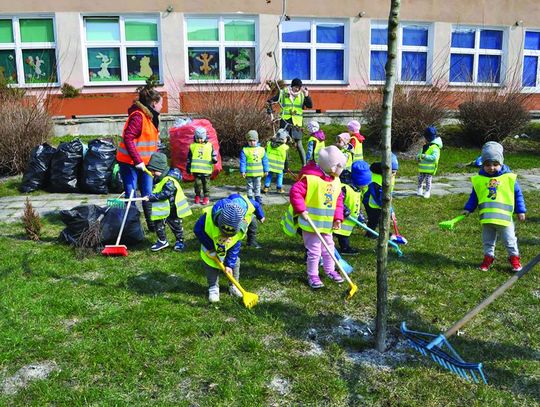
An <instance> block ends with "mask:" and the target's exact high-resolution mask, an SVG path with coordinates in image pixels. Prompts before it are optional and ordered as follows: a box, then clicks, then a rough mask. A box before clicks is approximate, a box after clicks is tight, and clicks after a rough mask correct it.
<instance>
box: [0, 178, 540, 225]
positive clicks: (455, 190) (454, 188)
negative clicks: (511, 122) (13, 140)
mask: <svg viewBox="0 0 540 407" xmlns="http://www.w3.org/2000/svg"><path fill="white" fill-rule="evenodd" d="M516 172H517V174H518V175H519V179H518V180H519V184H520V185H521V189H522V190H523V191H540V168H536V169H532V170H523V171H516ZM471 175H472V174H449V175H437V176H435V177H434V182H433V186H432V191H431V194H432V196H444V195H448V194H469V193H470V192H471V183H470V177H471ZM272 188H274V186H272ZM289 188H290V186H289V185H284V189H285V191H286V192H287V193H284V194H278V193H276V192H270V193H268V194H266V195H263V203H264V204H265V205H282V204H286V203H288V202H289V196H288V190H289ZM416 189H417V181H416V177H403V178H400V177H398V179H397V181H396V185H395V192H394V197H395V198H407V197H410V196H415V195H416ZM211 191H212V193H211V202H215V201H216V200H218V199H221V198H224V197H226V196H228V195H230V194H233V193H242V194H243V193H245V187H243V186H212V189H211ZM273 191H275V190H273ZM184 193H185V194H186V197H187V198H188V200H189V201H190V202H193V198H194V194H193V189H192V188H191V185H190V184H187V185H186V186H185V188H184ZM27 196H28V197H29V198H30V202H31V203H32V206H33V207H34V208H35V209H36V211H37V212H38V213H39V214H40V215H41V216H43V215H48V214H52V213H57V212H58V211H60V210H63V209H71V208H73V207H75V206H78V205H89V204H95V205H100V206H104V205H105V204H106V201H107V199H109V198H116V197H117V196H118V195H116V194H110V195H90V194H81V193H71V194H49V193H43V194H39V195H19V196H8V197H2V198H0V221H3V222H16V221H18V220H19V219H20V217H21V216H22V214H23V211H24V204H25V202H26V198H27ZM193 207H201V205H193Z"/></svg>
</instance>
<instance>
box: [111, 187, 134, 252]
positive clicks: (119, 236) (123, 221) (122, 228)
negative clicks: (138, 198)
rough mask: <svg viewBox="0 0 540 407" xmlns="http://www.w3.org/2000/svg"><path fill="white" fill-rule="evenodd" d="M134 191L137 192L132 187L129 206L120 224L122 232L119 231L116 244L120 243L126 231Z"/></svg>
mask: <svg viewBox="0 0 540 407" xmlns="http://www.w3.org/2000/svg"><path fill="white" fill-rule="evenodd" d="M134 192H135V190H134V189H132V190H131V192H130V193H129V199H128V203H127V206H126V211H125V212H124V217H123V218H122V225H120V232H118V237H117V238H116V245H115V246H118V245H119V244H120V239H122V233H123V232H124V226H126V220H127V217H128V213H129V208H130V207H131V201H132V199H133V193H134Z"/></svg>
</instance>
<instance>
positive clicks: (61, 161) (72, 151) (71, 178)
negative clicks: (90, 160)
mask: <svg viewBox="0 0 540 407" xmlns="http://www.w3.org/2000/svg"><path fill="white" fill-rule="evenodd" d="M82 158H83V144H82V143H81V141H80V140H78V139H77V140H73V141H70V142H66V143H61V144H60V145H59V146H58V150H56V153H54V155H53V158H52V161H51V177H50V180H49V186H48V190H49V191H51V192H76V191H77V178H78V175H79V172H80V169H81V165H82Z"/></svg>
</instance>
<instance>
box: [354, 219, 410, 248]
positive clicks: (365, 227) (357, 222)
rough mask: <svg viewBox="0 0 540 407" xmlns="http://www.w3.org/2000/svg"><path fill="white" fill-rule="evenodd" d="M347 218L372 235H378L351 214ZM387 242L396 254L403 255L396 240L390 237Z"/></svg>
mask: <svg viewBox="0 0 540 407" xmlns="http://www.w3.org/2000/svg"><path fill="white" fill-rule="evenodd" d="M349 219H350V220H352V221H353V222H354V223H355V224H356V225H358V226H360V227H361V228H362V229H364V230H366V231H368V232H370V233H372V234H373V235H375V236H377V237H379V233H378V232H377V231H375V230H373V229H371V228H370V227H369V226H368V225H366V224H365V223H362V222H360V221H359V220H358V219H356V218H354V217H352V216H349ZM388 244H389V245H390V246H392V247H393V248H394V249H395V250H396V252H397V254H398V255H400V256H402V255H403V252H402V251H401V249H400V248H399V246H398V244H397V243H396V242H393V241H391V240H390V239H388Z"/></svg>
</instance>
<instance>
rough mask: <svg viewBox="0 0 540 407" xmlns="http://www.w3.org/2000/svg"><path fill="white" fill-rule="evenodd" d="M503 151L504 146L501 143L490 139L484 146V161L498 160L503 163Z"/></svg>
mask: <svg viewBox="0 0 540 407" xmlns="http://www.w3.org/2000/svg"><path fill="white" fill-rule="evenodd" d="M503 151H504V148H503V146H502V145H501V144H499V143H497V142H496V141H488V142H487V143H486V144H484V145H483V147H482V162H484V163H485V162H486V161H496V162H498V163H499V164H501V165H502V164H503V163H504V156H503Z"/></svg>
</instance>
